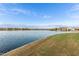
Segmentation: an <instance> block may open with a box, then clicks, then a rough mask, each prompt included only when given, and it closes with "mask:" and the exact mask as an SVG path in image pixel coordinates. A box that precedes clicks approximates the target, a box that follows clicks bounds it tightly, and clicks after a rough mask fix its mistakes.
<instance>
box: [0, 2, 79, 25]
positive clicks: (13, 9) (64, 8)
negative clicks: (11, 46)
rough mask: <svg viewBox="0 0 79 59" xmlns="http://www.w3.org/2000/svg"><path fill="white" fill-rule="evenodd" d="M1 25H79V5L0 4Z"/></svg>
mask: <svg viewBox="0 0 79 59" xmlns="http://www.w3.org/2000/svg"><path fill="white" fill-rule="evenodd" d="M0 24H25V25H42V26H43V25H44V26H47V25H72V26H73V25H79V4H77V3H74V4H71V3H70V4H68V3H63V4H62V3H49V4H47V3H37V4H36V3H31V4H30V3H25V4H24V3H23V4H22V3H21V4H18V3H13V4H8V3H7V4H0Z"/></svg>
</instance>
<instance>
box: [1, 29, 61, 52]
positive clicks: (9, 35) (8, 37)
mask: <svg viewBox="0 0 79 59" xmlns="http://www.w3.org/2000/svg"><path fill="white" fill-rule="evenodd" d="M57 33H60V32H54V31H44V30H43V31H39V30H38V31H36V30H35V31H34V30H30V31H0V53H6V52H8V51H10V50H13V49H15V48H17V47H20V46H22V45H24V44H28V43H30V42H33V41H35V40H39V39H42V38H46V37H47V36H50V35H55V34H57Z"/></svg>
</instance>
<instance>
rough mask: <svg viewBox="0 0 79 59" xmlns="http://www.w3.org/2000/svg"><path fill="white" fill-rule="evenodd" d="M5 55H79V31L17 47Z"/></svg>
mask: <svg viewBox="0 0 79 59" xmlns="http://www.w3.org/2000/svg"><path fill="white" fill-rule="evenodd" d="M4 55H12V56H16V55H18V56H20V55H21V56H22V55H23V56H25V55H31V56H35V55H39V56H40V55H41V56H59V55H62V56H63V55H69V56H72V55H79V33H65V34H57V35H54V36H50V37H48V38H47V39H45V40H43V41H40V42H37V43H34V44H31V45H28V46H26V45H25V46H23V47H21V48H17V49H15V50H13V51H10V52H8V53H6V54H4Z"/></svg>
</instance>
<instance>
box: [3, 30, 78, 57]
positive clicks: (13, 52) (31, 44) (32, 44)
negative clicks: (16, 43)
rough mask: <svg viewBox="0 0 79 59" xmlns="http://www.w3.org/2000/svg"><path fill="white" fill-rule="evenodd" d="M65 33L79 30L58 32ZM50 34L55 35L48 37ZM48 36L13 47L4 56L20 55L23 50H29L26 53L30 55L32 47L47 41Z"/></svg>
mask: <svg viewBox="0 0 79 59" xmlns="http://www.w3.org/2000/svg"><path fill="white" fill-rule="evenodd" d="M63 33H79V31H73V32H72V31H71V32H62V33H58V34H63ZM55 35H57V34H55ZM50 36H54V35H49V36H48V37H50ZM48 37H45V38H43V39H39V40H36V41H34V42H30V43H28V44H25V45H23V46H21V47H18V48H16V49H13V50H11V51H9V52H7V53H4V54H3V55H2V56H18V55H19V53H21V54H22V53H25V52H23V51H27V53H26V55H27V56H28V55H30V54H31V53H32V48H33V47H35V46H37V45H39V44H41V43H42V42H44V41H46V40H47V38H48ZM20 56H21V55H20ZM23 56H24V55H23Z"/></svg>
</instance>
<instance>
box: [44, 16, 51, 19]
mask: <svg viewBox="0 0 79 59" xmlns="http://www.w3.org/2000/svg"><path fill="white" fill-rule="evenodd" d="M51 17H52V16H49V15H44V16H43V18H45V19H48V18H51Z"/></svg>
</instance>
